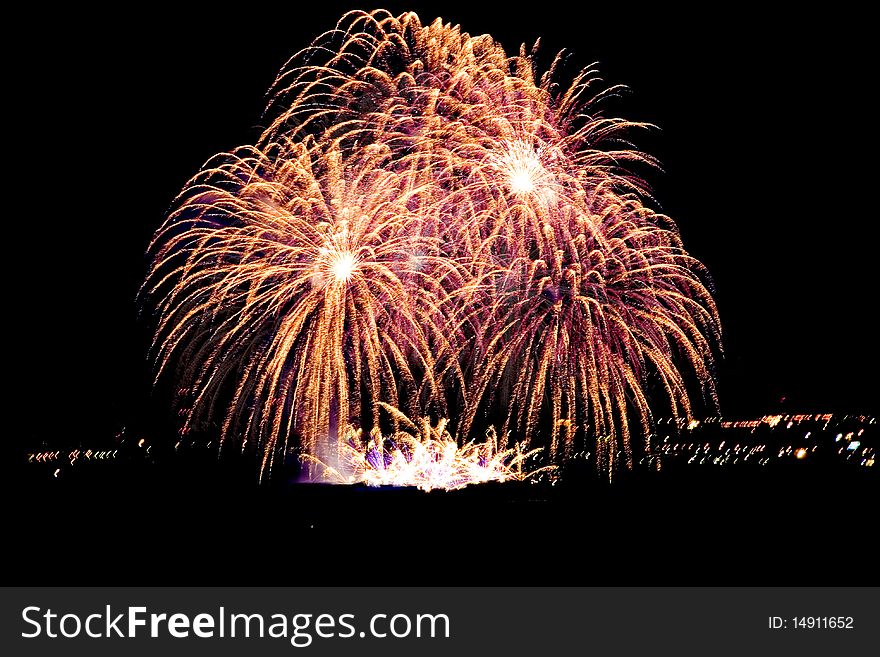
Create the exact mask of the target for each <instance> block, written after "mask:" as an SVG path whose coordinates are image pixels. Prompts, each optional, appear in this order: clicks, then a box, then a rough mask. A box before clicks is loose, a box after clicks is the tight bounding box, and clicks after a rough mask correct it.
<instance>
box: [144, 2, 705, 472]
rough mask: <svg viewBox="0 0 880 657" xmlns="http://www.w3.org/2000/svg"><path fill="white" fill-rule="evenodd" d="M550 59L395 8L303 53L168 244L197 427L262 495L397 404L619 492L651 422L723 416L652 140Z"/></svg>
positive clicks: (185, 378)
mask: <svg viewBox="0 0 880 657" xmlns="http://www.w3.org/2000/svg"><path fill="white" fill-rule="evenodd" d="M533 53H534V50H533V51H532V53H529V52H527V51H526V49H525V48H522V49H521V50H520V52H519V54H517V55H514V56H512V57H510V56H508V55H507V53H506V52H505V51H504V49H503V48H502V47H501V46H500V45H499V44H498V43H496V42H495V41H494V40H493V39H492V38H491V37H490V36H488V35H483V36H476V37H472V36H470V35H468V34H467V33H465V32H462V31H461V29H460V28H459V27H457V26H452V25H449V24H444V23H443V22H442V21H441V20H440V19H438V20H436V21H434V22H433V23H431V24H429V25H423V24H422V23H421V22H420V21H419V19H418V17H417V16H416V15H415V14H411V13H409V14H403V15H401V16H393V15H391V14H389V13H388V12H385V11H376V12H372V13H364V12H352V13H350V14H347V15H346V16H344V17H343V18H342V20H341V21H340V22H339V24H338V25H337V27H336V28H335V29H334V30H331V31H329V32H326V33H324V34H323V35H321V36H320V37H318V39H316V40H315V41H314V42H313V43H312V45H311V46H309V47H308V48H306V49H305V50H303V51H302V52H300V53H298V54H297V55H295V56H294V57H293V58H291V60H290V61H289V62H288V63H287V64H286V65H285V66H284V68H283V69H282V71H281V72H280V73H279V75H278V77H277V79H276V80H275V82H274V83H273V85H272V88H271V90H270V95H269V98H270V101H269V105H268V107H267V109H266V113H265V115H264V119H263V125H266V126H268V127H267V128H266V130H265V131H264V133H263V134H262V135H261V137H260V139H259V140H258V142H257V143H256V144H255V145H253V146H243V147H241V148H239V149H236V150H235V151H233V152H231V153H225V154H220V155H218V156H215V157H214V158H212V159H211V160H210V161H209V162H208V163H207V164H206V165H205V166H204V167H203V168H202V170H201V171H200V172H199V173H198V174H197V175H196V176H195V177H194V178H193V179H192V180H190V181H189V182H188V183H187V185H186V186H185V188H184V189H183V191H182V192H181V193H180V195H179V196H178V197H177V199H176V201H175V203H174V206H173V207H172V209H171V211H170V213H169V215H168V217H167V219H166V221H165V223H164V224H163V226H162V227H161V228H160V229H159V230H158V232H157V234H156V237H155V239H154V241H153V243H152V245H151V247H150V255H151V257H152V263H153V264H152V267H151V270H150V272H149V275H148V278H147V281H146V283H145V285H144V290H143V292H144V298H145V299H146V300H148V302H149V304H150V305H151V308H152V310H153V312H154V316H155V319H156V332H155V340H154V356H155V359H156V362H157V377H158V376H162V375H164V373H165V372H166V371H169V370H176V374H174V375H175V376H176V377H177V380H178V381H179V382H180V385H179V387H178V389H179V390H180V391H181V392H180V395H179V398H178V399H177V403H178V406H179V408H180V413H181V415H182V416H183V418H184V424H183V429H182V430H183V432H184V433H186V432H191V431H202V430H215V429H214V427H217V429H219V431H220V432H221V434H222V441H223V444H224V446H226V447H229V446H234V445H237V446H239V447H240V448H242V449H256V450H258V452H259V453H261V454H262V469H261V476H264V475H267V474H268V473H269V472H270V471H271V468H272V466H273V464H274V463H276V462H277V460H278V459H279V458H281V455H283V454H284V453H285V452H286V449H287V447H288V445H291V444H292V445H296V446H297V447H299V448H300V451H301V452H302V453H304V454H306V455H308V456H310V457H312V458H313V459H315V461H314V462H318V461H320V462H328V459H331V460H332V459H333V458H336V456H335V455H337V454H338V453H340V452H345V450H346V449H348V448H349V447H350V446H351V445H350V444H349V442H347V441H348V440H349V439H350V438H351V436H350V435H349V434H348V433H346V430H345V427H347V426H349V425H352V426H354V427H363V429H364V432H365V433H366V434H367V435H368V436H369V435H370V431H371V430H372V429H373V428H376V427H381V423H380V410H381V409H382V408H383V407H384V406H383V405H388V406H390V407H394V408H397V409H400V411H401V413H402V414H403V415H405V416H407V417H410V418H419V417H432V418H442V417H449V416H450V415H454V417H452V419H451V420H450V421H448V424H445V425H444V426H445V427H448V435H449V441H451V442H454V443H455V444H457V445H459V446H460V447H459V451H460V452H461V453H460V454H459V455H458V456H457V457H456V458H457V459H458V460H461V461H463V462H467V461H468V459H469V458H470V456H468V455H467V454H468V452H467V449H469V448H468V447H467V446H468V445H472V443H471V442H470V441H471V436H475V435H482V434H483V433H484V432H485V431H486V430H487V429H488V427H489V425H496V426H498V436H499V439H498V445H497V450H498V451H497V452H493V454H497V453H504V452H505V451H506V450H508V449H511V448H514V447H515V446H516V445H519V444H522V445H524V446H525V447H524V449H526V450H531V449H535V448H543V449H545V450H546V455H547V458H548V459H549V461H551V462H557V463H559V462H564V461H565V460H566V459H567V458H569V456H570V455H571V454H573V453H575V452H577V451H579V450H582V449H591V450H592V449H595V452H596V454H597V460H596V462H597V464H598V467H599V468H600V469H601V470H602V471H604V472H606V473H607V474H608V475H609V476H610V475H611V474H612V473H613V472H614V471H615V469H617V468H619V467H632V466H633V464H634V456H633V450H634V449H635V450H637V451H638V450H643V451H644V449H646V446H641V445H640V444H639V442H638V440H637V438H640V437H641V436H648V435H649V434H650V430H651V427H652V425H653V417H654V414H655V413H658V412H662V413H663V414H669V415H672V416H673V418H675V419H679V418H685V419H687V418H690V417H691V416H692V399H691V394H692V393H693V391H695V390H699V391H700V393H701V394H702V395H703V396H704V398H705V400H706V401H707V402H708V403H709V405H710V406H711V405H713V404H717V401H716V399H715V389H714V380H713V373H712V372H713V365H712V363H713V358H714V354H715V352H716V351H717V350H718V349H719V348H720V325H719V320H718V315H717V312H716V308H715V305H714V301H713V299H712V296H711V292H710V289H709V282H708V278H707V274H706V272H705V270H704V268H703V266H702V265H701V263H699V262H698V261H697V260H696V259H694V258H693V257H691V256H690V255H688V253H687V252H686V251H685V250H684V249H683V247H682V245H681V241H680V238H679V235H678V232H677V229H676V227H675V225H674V223H673V222H672V220H671V219H669V218H668V217H666V216H664V215H661V214H658V213H656V212H654V211H653V210H651V209H650V208H649V207H648V206H647V205H646V201H647V200H649V199H650V196H649V195H648V188H647V185H646V184H645V182H644V181H642V180H641V179H640V178H639V177H638V176H636V175H634V173H633V172H632V170H631V169H632V167H631V165H632V164H636V165H637V166H640V167H641V166H643V165H652V164H653V160H652V159H651V158H650V157H649V156H647V155H644V154H642V153H640V152H638V151H636V150H635V149H634V148H633V147H632V146H631V145H630V142H629V136H628V133H629V132H631V131H632V130H633V129H636V128H639V127H641V124H638V123H633V122H629V121H626V120H623V119H619V118H609V117H606V116H604V115H603V113H602V108H603V106H604V103H605V101H606V99H608V98H610V97H613V96H614V95H615V94H616V93H617V91H618V90H619V89H618V88H616V87H612V88H610V89H600V88H598V78H597V77H596V73H595V71H594V70H593V69H587V70H585V71H582V72H580V73H578V74H576V75H575V76H574V79H573V82H572V84H571V85H570V86H568V87H566V86H565V85H564V84H561V83H560V80H561V79H562V77H563V75H564V70H565V60H564V58H563V57H561V56H559V57H557V58H556V60H555V61H554V62H553V64H552V65H551V67H550V69H549V70H548V71H546V72H545V73H543V74H539V73H538V72H537V71H536V70H535V64H534V60H533ZM444 431H447V429H444ZM402 440H403V441H404V442H405V443H407V444H409V443H408V442H407V440H408V439H402ZM443 441H446V439H445V438H444V439H443ZM443 441H441V443H443ZM367 442H369V438H368V439H367ZM447 442H448V441H447ZM431 444H432V443H431ZM444 444H445V443H444ZM400 447H401V449H399V450H398V451H399V452H400V453H401V454H404V453H409V452H410V451H412V452H413V453H415V452H417V451H418V449H416V448H417V447H418V446H416V445H414V444H411V445H410V446H409V447H406V448H404V447H403V445H401V446H400ZM423 447H424V445H423ZM425 449H427V448H425ZM445 449H446V448H445V447H442V446H441V445H434V446H432V447H431V448H430V450H427V451H428V452H429V453H430V454H432V455H433V456H431V458H427V457H426V458H427V461H431V460H432V459H436V458H440V460H441V461H442V460H443V458H444V457H442V456H440V457H438V456H437V455H438V454H445V453H446V452H445V451H444V450H445ZM392 451H393V450H392ZM392 460H393V459H392ZM407 463H411V461H408V462H407ZM401 469H404V470H405V469H406V468H403V467H402V464H401ZM367 470H369V468H365V469H364V472H365V473H366V472H367ZM502 470H503V469H502ZM347 476H350V475H347ZM364 476H366V474H365V475H364ZM370 476H374V475H370ZM375 476H379V475H375ZM382 476H385V475H382ZM389 476H390V475H389Z"/></svg>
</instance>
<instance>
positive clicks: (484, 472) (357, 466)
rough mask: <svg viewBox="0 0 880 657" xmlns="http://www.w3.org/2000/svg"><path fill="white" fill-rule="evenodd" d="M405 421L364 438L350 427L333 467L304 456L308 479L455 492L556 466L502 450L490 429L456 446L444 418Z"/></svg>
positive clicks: (531, 453) (535, 452) (534, 475)
mask: <svg viewBox="0 0 880 657" xmlns="http://www.w3.org/2000/svg"><path fill="white" fill-rule="evenodd" d="M404 422H405V426H404V429H403V430H399V431H396V432H394V433H393V434H391V435H387V436H383V435H382V433H381V432H380V431H379V430H378V429H375V428H374V429H373V430H372V431H371V432H370V435H369V436H368V437H367V438H366V439H365V438H364V437H363V432H362V430H361V429H356V428H355V427H352V426H349V427H348V429H347V431H346V433H345V437H344V438H343V440H342V442H341V444H340V447H339V452H338V454H337V460H338V463H337V465H336V467H333V466H331V465H329V464H327V463H325V462H323V461H321V460H320V459H318V458H316V457H314V456H310V455H306V456H305V457H304V460H305V461H307V462H308V463H309V465H311V466H316V468H315V470H316V473H315V475H314V476H313V477H312V481H324V482H329V483H336V484H354V483H364V484H366V485H368V486H415V487H417V488H419V489H421V490H424V491H430V490H433V489H438V488H439V489H444V490H455V489H459V488H464V487H465V486H469V485H473V484H481V483H486V482H489V481H497V482H505V481H526V480H529V479H533V480H535V479H537V478H538V477H539V476H540V475H541V474H543V473H550V472H552V471H553V469H554V468H553V466H543V467H538V466H536V465H534V464H533V459H534V458H535V457H537V456H538V455H539V453H540V452H541V450H540V449H533V450H528V451H524V450H523V449H522V447H521V445H519V444H517V445H515V446H514V447H513V448H511V449H500V448H499V444H498V437H497V435H496V434H495V431H494V430H492V429H490V430H489V431H488V432H487V435H486V440H485V441H484V442H480V443H474V442H470V443H467V444H465V445H463V446H460V445H459V444H458V442H457V441H456V440H455V438H453V437H452V435H451V434H450V433H449V432H448V431H447V421H446V420H441V421H440V422H438V423H437V424H431V421H430V420H429V419H428V418H423V419H422V420H421V422H420V423H418V424H414V423H412V422H410V421H409V420H407V419H405V418H404Z"/></svg>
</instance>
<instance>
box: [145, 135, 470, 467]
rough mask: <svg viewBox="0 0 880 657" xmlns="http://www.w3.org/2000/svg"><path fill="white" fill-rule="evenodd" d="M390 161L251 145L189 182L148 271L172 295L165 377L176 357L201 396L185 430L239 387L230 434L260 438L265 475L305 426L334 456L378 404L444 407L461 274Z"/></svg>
mask: <svg viewBox="0 0 880 657" xmlns="http://www.w3.org/2000/svg"><path fill="white" fill-rule="evenodd" d="M384 157H385V155H384V154H383V153H382V152H381V149H370V151H369V152H364V154H363V155H362V157H361V159H360V160H359V161H358V162H356V163H353V164H350V165H346V164H344V163H343V162H342V161H341V159H340V158H339V157H338V153H334V152H332V151H330V152H316V151H314V150H308V149H306V148H305V147H302V146H298V145H296V144H289V143H288V144H284V145H274V146H271V147H269V148H268V149H265V150H263V151H261V150H257V149H255V148H243V149H240V150H239V151H237V152H235V153H232V154H229V155H225V156H219V157H218V158H215V160H213V161H212V162H210V163H209V164H208V165H207V166H206V167H205V168H204V169H203V171H202V172H200V173H199V174H198V175H197V176H196V177H195V178H193V180H191V181H190V183H189V184H188V185H187V187H186V189H185V190H184V191H183V193H182V194H181V195H180V197H179V198H178V200H177V203H176V209H175V210H174V211H173V212H172V213H171V215H170V216H169V218H168V220H167V222H166V224H165V226H164V227H163V228H162V229H161V230H160V231H159V233H158V235H157V237H156V240H155V244H154V247H153V248H154V251H155V258H154V266H153V270H152V272H151V278H150V282H151V292H152V293H153V294H154V295H155V294H158V293H161V294H163V295H164V299H163V301H162V302H161V305H160V307H159V314H160V317H161V322H160V323H159V327H158V330H157V335H158V336H160V339H159V341H158V353H157V357H158V359H159V362H160V364H161V368H164V367H166V366H168V365H169V364H170V363H171V362H172V361H173V360H174V359H175V356H176V357H177V358H178V359H179V360H181V361H182V362H184V363H186V371H185V373H184V378H185V379H186V380H188V381H189V382H190V383H191V387H192V388H193V389H194V390H195V391H196V398H195V400H194V403H193V407H192V410H191V411H190V413H189V415H188V421H187V428H193V426H194V425H195V424H196V423H197V422H198V421H199V420H200V419H201V418H202V417H204V416H206V415H207V416H208V417H210V416H211V415H213V412H214V408H213V405H214V403H215V401H216V399H217V397H218V395H219V394H220V392H221V390H222V388H223V386H224V385H227V384H229V383H231V385H232V386H233V388H234V394H233V402H232V404H231V405H230V407H229V411H228V413H227V414H226V417H225V421H224V424H223V433H224V435H225V436H228V435H230V433H231V432H233V431H239V432H241V433H243V434H244V435H245V436H247V437H248V440H253V441H255V442H256V443H258V444H260V445H262V446H263V447H264V451H265V455H266V460H265V461H264V463H263V467H264V468H267V467H269V466H270V465H271V459H272V458H273V457H274V455H275V454H276V451H277V449H276V448H280V447H283V445H284V443H286V439H287V437H288V436H290V435H291V434H293V433H294V432H295V433H296V434H297V435H299V436H301V440H302V447H303V448H304V449H305V450H306V451H307V452H310V453H320V450H321V449H322V448H332V445H333V444H334V441H333V440H332V436H333V434H334V432H337V431H338V430H339V429H341V428H342V427H344V426H345V425H346V424H348V422H349V421H350V420H351V419H353V418H354V419H359V418H360V417H361V414H362V412H366V413H367V414H372V415H373V417H374V419H375V417H376V414H377V413H378V407H377V406H376V403H377V402H378V401H379V400H380V399H381V400H383V401H392V402H393V403H399V404H401V406H402V407H404V408H407V409H408V410H409V411H410V412H411V413H417V412H421V411H422V410H435V411H439V412H442V411H443V409H444V406H443V401H444V396H443V394H442V391H440V390H439V388H438V383H437V381H436V380H435V378H434V375H435V373H437V372H440V371H441V367H442V362H443V360H444V359H445V360H447V361H449V360H450V358H449V354H448V353H447V352H448V351H449V349H450V347H449V343H448V340H447V338H446V336H445V334H444V331H445V330H446V327H445V326H444V325H439V324H438V319H439V318H441V317H442V312H441V307H442V305H443V304H444V303H446V302H447V301H446V299H447V297H448V293H447V291H446V289H445V286H448V287H451V288H452V289H457V288H460V287H461V286H462V285H463V282H462V275H461V272H460V271H459V268H458V267H457V266H456V264H455V263H454V262H453V261H452V260H450V259H448V258H441V257H439V256H438V248H437V243H436V240H435V239H432V238H430V237H426V236H423V235H422V234H421V231H420V230H419V228H418V226H419V224H420V221H421V220H420V218H419V216H418V215H417V214H415V213H413V211H412V210H411V209H410V208H412V207H418V196H419V193H420V192H419V189H418V187H417V186H416V185H415V183H414V181H413V179H412V178H411V177H410V176H408V175H401V174H400V173H391V172H388V171H386V170H384V169H383V168H382V167H381V162H382V160H383V158H384ZM453 360H454V359H453ZM161 368H160V373H161ZM362 397H363V398H362ZM255 400H256V401H257V403H254V402H255ZM432 403H433V404H436V406H434V407H432V406H431V404H432ZM423 406H424V409H423Z"/></svg>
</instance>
